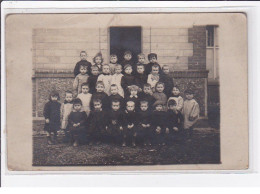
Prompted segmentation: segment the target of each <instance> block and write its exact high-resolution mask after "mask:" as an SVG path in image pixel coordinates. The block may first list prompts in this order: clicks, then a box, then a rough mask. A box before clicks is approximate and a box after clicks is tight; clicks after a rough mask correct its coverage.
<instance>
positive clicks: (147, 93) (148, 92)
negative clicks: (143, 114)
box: [140, 84, 156, 110]
mask: <svg viewBox="0 0 260 194" xmlns="http://www.w3.org/2000/svg"><path fill="white" fill-rule="evenodd" d="M140 100H141V101H147V102H148V109H149V110H152V107H153V104H154V103H155V101H156V99H155V98H154V97H153V92H152V88H151V85H150V84H144V87H143V92H142V93H141V94H140Z"/></svg>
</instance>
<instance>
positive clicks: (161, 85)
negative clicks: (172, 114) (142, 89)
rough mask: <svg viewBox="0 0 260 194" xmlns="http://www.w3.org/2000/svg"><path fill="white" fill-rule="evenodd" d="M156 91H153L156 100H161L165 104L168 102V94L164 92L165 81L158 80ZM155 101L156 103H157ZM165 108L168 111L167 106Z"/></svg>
mask: <svg viewBox="0 0 260 194" xmlns="http://www.w3.org/2000/svg"><path fill="white" fill-rule="evenodd" d="M155 90H156V91H155V92H154V93H153V97H154V98H155V100H156V102H157V101H161V102H163V104H164V105H166V103H167V96H166V95H165V94H164V93H163V91H164V83H162V82H158V83H157V84H156V86H155ZM156 102H155V103H156ZM163 110H164V111H166V107H165V106H164V107H163Z"/></svg>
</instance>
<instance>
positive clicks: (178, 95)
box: [171, 94, 180, 97]
mask: <svg viewBox="0 0 260 194" xmlns="http://www.w3.org/2000/svg"><path fill="white" fill-rule="evenodd" d="M179 96H180V94H178V95H171V97H179Z"/></svg>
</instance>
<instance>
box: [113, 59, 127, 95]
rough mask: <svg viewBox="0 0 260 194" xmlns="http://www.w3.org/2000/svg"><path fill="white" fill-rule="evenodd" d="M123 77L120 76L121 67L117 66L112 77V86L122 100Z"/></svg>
mask: <svg viewBox="0 0 260 194" xmlns="http://www.w3.org/2000/svg"><path fill="white" fill-rule="evenodd" d="M123 76H124V75H123V74H122V65H120V64H117V65H116V67H115V74H114V75H112V82H111V85H112V84H115V85H117V88H118V94H119V95H120V96H122V97H123V98H124V89H123V88H122V86H121V80H122V77H123Z"/></svg>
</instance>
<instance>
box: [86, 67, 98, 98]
mask: <svg viewBox="0 0 260 194" xmlns="http://www.w3.org/2000/svg"><path fill="white" fill-rule="evenodd" d="M98 76H99V70H98V67H97V66H96V65H93V66H92V67H91V75H90V76H89V78H88V84H89V93H91V94H93V93H95V92H96V83H97V79H98Z"/></svg>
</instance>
